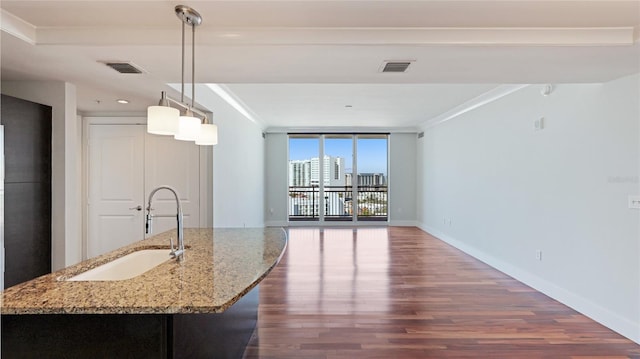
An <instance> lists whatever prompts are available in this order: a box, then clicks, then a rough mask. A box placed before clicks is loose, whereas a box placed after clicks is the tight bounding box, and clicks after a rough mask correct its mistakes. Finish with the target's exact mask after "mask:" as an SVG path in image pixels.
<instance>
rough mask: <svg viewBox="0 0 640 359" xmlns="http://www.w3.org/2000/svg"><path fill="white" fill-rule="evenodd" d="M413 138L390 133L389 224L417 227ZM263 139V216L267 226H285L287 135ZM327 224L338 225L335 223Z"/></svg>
mask: <svg viewBox="0 0 640 359" xmlns="http://www.w3.org/2000/svg"><path fill="white" fill-rule="evenodd" d="M416 136H417V135H416V134H415V133H391V134H390V136H389V224H390V225H395V226H415V225H416V196H415V192H416V169H415V167H416V166H415V165H416ZM266 140H267V146H266V172H265V181H266V188H267V191H266V202H265V212H264V216H265V219H266V223H267V225H268V226H286V225H287V224H288V208H287V191H288V185H287V181H288V176H287V171H288V170H289V169H288V165H287V158H288V151H289V148H288V142H289V137H288V135H287V134H286V133H267V138H266ZM316 224H317V222H316ZM330 224H331V225H334V226H335V225H337V223H336V222H331V223H330ZM361 224H363V223H361ZM376 225H379V223H376Z"/></svg>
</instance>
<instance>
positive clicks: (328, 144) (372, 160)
mask: <svg viewBox="0 0 640 359" xmlns="http://www.w3.org/2000/svg"><path fill="white" fill-rule="evenodd" d="M319 144H320V139H318V138H290V139H289V159H290V160H308V159H310V158H313V157H318V150H319ZM352 148H353V145H352V140H351V139H350V138H327V139H325V142H324V152H325V154H326V155H328V156H333V157H342V158H344V159H345V168H346V169H347V170H348V171H350V170H351V169H352V168H353V163H352V158H353V156H352V152H353V150H352ZM357 148H358V172H360V173H369V172H371V173H384V174H385V175H386V174H387V139H386V138H385V139H377V138H376V139H368V138H367V139H364V138H363V139H358V147H357ZM348 171H347V172H348Z"/></svg>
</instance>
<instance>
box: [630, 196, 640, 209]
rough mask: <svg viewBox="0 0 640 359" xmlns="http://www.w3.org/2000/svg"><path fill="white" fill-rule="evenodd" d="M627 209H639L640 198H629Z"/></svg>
mask: <svg viewBox="0 0 640 359" xmlns="http://www.w3.org/2000/svg"><path fill="white" fill-rule="evenodd" d="M629 208H637V209H640V196H629Z"/></svg>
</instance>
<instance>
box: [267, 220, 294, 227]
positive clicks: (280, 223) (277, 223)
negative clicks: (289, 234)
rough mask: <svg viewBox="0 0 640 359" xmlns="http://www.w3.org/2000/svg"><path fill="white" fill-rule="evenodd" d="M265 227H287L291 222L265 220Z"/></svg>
mask: <svg viewBox="0 0 640 359" xmlns="http://www.w3.org/2000/svg"><path fill="white" fill-rule="evenodd" d="M264 226H265V227H287V226H289V222H287V221H266V222H264Z"/></svg>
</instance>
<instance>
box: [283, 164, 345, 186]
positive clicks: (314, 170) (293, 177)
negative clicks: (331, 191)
mask: <svg viewBox="0 0 640 359" xmlns="http://www.w3.org/2000/svg"><path fill="white" fill-rule="evenodd" d="M323 170H324V171H323V176H322V177H323V178H324V185H325V186H344V185H345V175H344V158H342V157H333V156H324V160H323ZM319 184H320V159H319V158H318V157H314V158H312V159H309V160H294V161H289V186H294V187H309V186H318V185H319Z"/></svg>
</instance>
